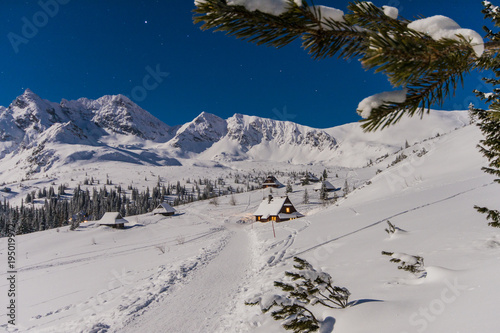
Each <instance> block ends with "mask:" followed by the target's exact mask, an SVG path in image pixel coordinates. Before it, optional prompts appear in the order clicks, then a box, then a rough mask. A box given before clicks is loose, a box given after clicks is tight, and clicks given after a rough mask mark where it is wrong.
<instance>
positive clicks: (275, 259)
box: [266, 219, 311, 266]
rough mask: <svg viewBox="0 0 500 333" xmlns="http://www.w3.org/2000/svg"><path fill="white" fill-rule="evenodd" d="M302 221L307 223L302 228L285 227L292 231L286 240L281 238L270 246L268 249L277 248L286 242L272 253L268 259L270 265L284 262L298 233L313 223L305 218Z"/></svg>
mask: <svg viewBox="0 0 500 333" xmlns="http://www.w3.org/2000/svg"><path fill="white" fill-rule="evenodd" d="M301 222H304V224H305V225H304V226H303V227H302V228H300V229H295V228H292V227H289V226H285V227H284V229H286V230H289V231H290V234H289V235H288V236H287V238H286V239H285V240H281V241H279V242H276V243H274V244H271V245H270V246H269V247H268V249H267V250H266V251H268V250H271V249H273V248H275V247H276V246H278V245H280V244H282V243H284V244H283V246H282V247H281V248H280V249H279V250H277V251H275V252H274V253H273V255H271V256H270V257H269V259H268V260H267V263H268V265H269V266H276V265H277V264H279V263H280V262H282V261H283V258H284V257H285V255H286V254H287V252H288V249H290V247H292V245H293V243H294V242H295V238H297V235H298V234H299V233H300V232H302V231H303V230H305V229H306V228H308V227H309V226H310V225H311V222H310V221H309V220H307V219H303V220H302V221H301ZM288 258H291V257H287V258H285V259H288Z"/></svg>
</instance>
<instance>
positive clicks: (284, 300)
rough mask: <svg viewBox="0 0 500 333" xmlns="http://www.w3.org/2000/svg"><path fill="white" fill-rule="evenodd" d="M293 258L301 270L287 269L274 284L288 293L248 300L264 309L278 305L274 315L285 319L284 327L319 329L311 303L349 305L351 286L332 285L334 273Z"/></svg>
mask: <svg viewBox="0 0 500 333" xmlns="http://www.w3.org/2000/svg"><path fill="white" fill-rule="evenodd" d="M293 259H294V261H295V263H296V264H295V265H294V266H293V267H295V269H296V270H297V271H293V272H289V271H286V272H285V279H284V280H282V281H275V282H274V286H275V287H278V288H280V289H281V290H282V291H284V292H285V294H275V295H270V296H267V297H255V298H253V299H251V300H249V301H247V302H245V304H246V305H257V304H260V307H261V310H262V312H264V313H267V312H268V311H270V310H271V309H272V308H275V310H274V311H272V312H271V316H272V317H273V318H274V319H275V320H283V327H284V328H285V329H287V330H293V332H294V333H308V332H316V331H317V330H318V329H319V328H320V325H319V324H320V322H319V321H318V319H317V318H316V317H315V316H314V314H313V312H312V311H311V310H309V309H308V308H307V306H309V305H310V306H314V305H316V304H321V305H324V306H326V307H329V308H345V307H347V306H348V300H349V296H350V295H351V293H350V292H349V290H347V288H344V287H338V286H334V285H332V282H333V281H332V277H331V276H330V274H328V273H326V272H322V271H318V270H316V269H315V268H314V267H313V266H312V265H311V264H310V263H308V262H307V261H306V260H304V259H301V258H298V257H294V258H293Z"/></svg>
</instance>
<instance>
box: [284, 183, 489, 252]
mask: <svg viewBox="0 0 500 333" xmlns="http://www.w3.org/2000/svg"><path fill="white" fill-rule="evenodd" d="M493 184H495V182H491V183H488V184H484V185H482V186H478V187H474V188H471V189H468V190H465V191H462V192H459V193H455V194H453V195H451V196H449V197H446V198H443V199H440V200H437V201H433V202H429V203H426V204H423V205H420V206H418V207H414V208H411V209H407V210H405V211H402V212H399V213H397V214H394V215H391V216H388V217H386V218H383V219H381V220H379V221H377V222H374V223H372V224H369V225H367V226H365V227H363V228H359V229H357V230H354V231H351V232H349V233H347V234H344V235H342V236H338V237H335V238H333V239H330V240H328V241H326V242H323V243H320V244H317V245H315V246H312V247H310V248H308V249H305V250H302V251H300V252H297V253H295V254H294V255H293V256H288V257H286V258H285V260H288V259H291V258H293V257H295V256H297V255H300V254H303V253H307V252H309V251H312V250H314V249H317V248H319V247H321V246H323V245H326V244H328V243H331V242H335V241H337V240H339V239H342V238H345V237H348V236H351V235H354V234H356V233H358V232H361V231H363V230H366V229H369V228H372V227H374V226H376V225H379V224H380V223H383V222H385V221H387V220H390V219H393V218H395V217H397V216H401V215H404V214H407V213H409V212H413V211H416V210H419V209H422V208H425V207H429V206H432V205H435V204H438V203H441V202H443V201H447V200H450V199H453V198H456V197H458V196H460V195H463V194H466V193H469V192H472V191H475V190H477V189H479V188H482V187H486V186H490V185H493Z"/></svg>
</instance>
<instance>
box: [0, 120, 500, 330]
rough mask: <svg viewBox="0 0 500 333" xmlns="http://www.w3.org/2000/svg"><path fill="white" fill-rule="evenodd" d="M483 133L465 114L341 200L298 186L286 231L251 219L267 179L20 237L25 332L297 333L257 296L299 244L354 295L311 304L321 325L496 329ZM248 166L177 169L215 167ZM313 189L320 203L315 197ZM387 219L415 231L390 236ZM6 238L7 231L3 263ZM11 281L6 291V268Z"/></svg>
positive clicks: (495, 262)
mask: <svg viewBox="0 0 500 333" xmlns="http://www.w3.org/2000/svg"><path fill="white" fill-rule="evenodd" d="M424 127H425V126H424ZM421 130H422V129H421ZM408 132H411V129H408ZM426 134H428V133H426ZM338 138H339V141H340V140H344V139H345V137H343V136H342V135H338ZM480 138H481V135H480V133H479V131H478V129H477V128H475V127H474V126H465V127H463V128H460V129H458V130H456V131H453V132H451V133H448V134H445V133H442V135H440V136H439V137H436V138H433V139H430V140H427V141H425V142H421V143H417V144H415V145H413V142H410V143H411V144H412V146H411V147H409V148H406V149H404V150H403V152H404V153H405V154H406V155H408V158H406V159H405V160H403V161H402V162H400V163H398V164H396V165H394V166H392V167H389V168H385V167H384V168H382V167H381V166H377V165H375V166H373V167H372V168H364V169H351V170H350V171H349V172H347V179H348V180H349V181H351V180H352V179H353V178H352V177H357V178H358V180H359V182H358V185H361V184H364V185H361V186H357V189H356V190H355V191H354V192H352V193H350V194H349V195H348V196H347V197H345V198H340V200H339V201H338V202H337V204H336V205H331V206H326V207H325V206H323V205H321V204H319V202H318V197H317V194H314V191H313V187H314V185H310V186H307V187H302V186H296V185H294V192H293V193H291V194H290V199H291V201H292V202H293V203H294V204H295V205H296V208H297V209H298V211H299V212H301V213H304V214H305V215H306V217H304V218H301V219H296V220H294V221H288V222H283V223H278V224H275V225H274V228H275V230H276V238H274V237H273V225H272V224H270V223H241V222H242V221H247V222H250V221H251V220H252V216H251V214H252V212H254V211H255V209H256V208H257V207H258V205H259V203H260V202H261V200H262V198H263V197H264V196H266V195H267V194H268V193H269V192H268V191H267V190H266V191H255V192H250V193H242V194H238V195H235V198H236V205H231V204H230V198H229V197H225V198H220V203H219V205H218V206H214V205H210V204H209V203H208V202H206V201H204V202H203V201H201V202H195V203H192V204H189V205H185V206H182V207H181V208H179V210H180V212H181V215H178V216H174V217H167V218H163V217H153V216H151V215H143V216H137V217H131V218H129V221H130V225H129V228H128V229H125V230H123V231H121V230H111V229H107V228H105V227H97V226H96V225H95V224H93V223H88V224H82V226H81V227H80V228H78V230H77V231H69V230H68V229H67V228H66V227H65V228H61V229H60V230H59V232H58V231H57V230H49V231H44V232H37V233H33V234H28V235H23V236H18V237H17V243H18V255H17V261H18V272H19V273H18V279H19V280H18V288H19V291H20V294H19V295H20V296H19V298H18V302H19V304H20V306H21V309H22V311H20V312H19V318H18V322H19V325H18V327H17V332H69V331H71V332H90V331H93V332H166V331H168V332H227V333H234V332H266V333H274V332H285V331H284V330H283V328H282V327H281V326H280V323H279V322H277V321H274V320H272V319H271V317H270V316H269V315H268V314H262V313H261V312H260V310H259V308H258V307H248V306H245V305H244V301H245V300H248V299H249V298H252V297H254V296H259V295H261V296H265V295H270V294H272V293H275V292H276V289H275V288H274V287H273V285H272V284H273V281H275V280H278V279H280V278H281V277H282V276H283V272H284V271H285V270H290V269H292V261H291V258H292V257H293V256H294V255H297V256H300V257H302V258H304V259H306V260H308V261H310V262H311V263H312V264H313V265H314V266H315V267H317V268H321V269H323V270H324V271H326V272H328V273H330V274H331V275H332V276H333V279H334V283H335V284H336V285H339V286H344V287H347V288H348V289H349V290H350V291H351V293H352V295H351V298H350V300H351V301H354V303H352V304H351V306H350V307H348V308H346V309H343V310H336V309H328V308H322V307H321V306H319V305H317V306H314V307H312V310H313V311H314V313H315V315H316V316H317V317H318V318H319V319H320V320H323V321H324V324H323V327H322V330H321V332H322V333H331V332H335V333H337V332H340V333H353V332H354V333H355V332H386V333H401V332H436V333H448V332H482V333H493V332H497V330H498V327H499V322H498V320H497V316H496V302H497V299H498V298H499V297H500V287H499V286H498V283H497V280H498V279H497V276H498V274H500V268H499V267H500V266H499V260H500V259H499V258H500V233H499V232H498V230H496V229H493V228H491V227H488V226H487V223H486V221H485V219H484V216H482V215H479V214H478V213H477V212H475V211H474V209H473V208H472V207H473V205H474V204H479V205H487V206H491V207H497V205H498V200H497V198H498V196H499V195H500V188H499V186H498V185H494V184H492V177H490V176H488V175H486V174H484V173H483V172H482V171H481V170H480V167H481V166H483V165H484V164H485V160H484V159H483V158H482V156H481V155H480V154H479V153H478V152H477V150H476V147H475V145H476V143H477V142H478V140H479V139H480ZM410 139H411V138H408V140H409V141H410ZM399 140H401V138H395V139H394V142H393V144H394V145H397V142H398V141H399ZM387 144H391V142H390V141H388V142H387ZM424 147H425V148H426V151H427V153H426V154H423V155H420V156H419V154H418V152H419V151H421V149H422V148H424ZM391 157H393V156H392V155H391ZM115 163H116V162H115ZM383 163H384V164H387V163H386V162H383ZM117 165H118V164H117ZM238 165H240V164H239V163H234V164H233V169H229V170H227V169H225V168H204V169H203V171H197V170H198V169H197V168H196V167H195V166H189V167H188V166H178V167H168V168H169V172H179V173H182V174H189V175H191V176H193V177H194V175H195V174H196V173H197V172H200V174H201V173H205V174H209V175H210V176H211V177H212V178H216V177H218V176H219V174H220V173H223V172H229V171H231V172H235V170H237V169H238ZM273 165H274V166H275V167H276V168H282V169H286V168H287V167H288V168H291V169H290V170H293V168H294V166H293V165H290V164H288V163H279V162H274V163H273ZM245 166H246V167H247V168H253V169H257V170H258V169H260V168H262V169H264V170H265V171H266V170H267V168H268V167H269V165H268V164H262V163H261V162H251V163H249V162H245ZM307 167H308V166H305V165H304V166H302V168H307ZM309 167H310V166H309ZM379 167H380V168H382V169H383V171H382V172H380V173H378V174H376V175H375V172H374V169H375V168H379ZM141 168H145V170H147V168H148V167H147V166H143V167H141ZM141 168H135V169H134V168H131V169H130V171H129V172H127V174H131V173H133V172H132V171H133V170H140V169H141ZM150 168H151V169H150V170H156V169H155V167H150ZM176 170H177V171H176ZM69 172H71V171H69ZM155 172H156V171H155ZM151 173H152V172H151ZM72 175H73V177H75V172H74V171H73V173H72ZM344 175H346V173H343V174H342V175H341V176H342V177H344ZM139 177H142V178H144V173H141V175H140V176H139ZM151 177H153V178H155V177H154V176H151ZM331 177H332V176H331ZM368 180H370V182H371V183H366V181H368ZM153 181H154V180H153ZM332 181H333V182H335V178H333V179H332ZM305 189H308V191H309V193H310V195H311V203H310V204H303V203H302V197H303V193H304V190H305ZM274 195H277V194H276V192H275V193H274ZM388 219H389V220H390V221H391V222H392V223H393V224H395V225H396V226H397V227H399V228H400V229H402V230H404V231H399V232H398V233H396V234H395V235H393V236H389V235H388V234H387V233H386V232H385V231H384V228H386V227H387V225H386V220H388ZM5 249H6V240H5V239H1V240H0V253H2V258H1V260H4V262H5V260H6V259H5V258H4V256H5ZM162 249H163V250H162ZM381 251H394V252H400V253H408V254H411V255H419V256H422V257H423V258H424V263H425V268H426V277H425V278H419V277H417V276H413V275H412V274H410V273H407V272H404V271H400V270H398V269H397V265H396V264H394V263H391V262H389V258H388V257H386V256H382V255H381ZM2 281H4V282H2V283H0V286H1V288H0V289H1V290H0V292H1V293H4V294H5V293H6V290H5V288H6V286H7V284H6V279H5V273H2ZM0 318H2V319H1V321H2V323H5V322H6V317H5V314H0ZM3 327H5V326H3ZM11 330H12V331H16V329H15V328H12V329H11Z"/></svg>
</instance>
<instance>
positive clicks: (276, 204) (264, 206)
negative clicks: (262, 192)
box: [253, 197, 286, 219]
mask: <svg viewBox="0 0 500 333" xmlns="http://www.w3.org/2000/svg"><path fill="white" fill-rule="evenodd" d="M285 201H286V197H281V198H272V199H271V200H269V199H268V198H266V199H264V200H262V202H261V203H260V205H259V207H258V208H257V210H256V211H255V213H254V214H253V215H256V216H262V217H263V218H265V219H267V218H268V217H269V216H277V215H278V214H279V212H280V210H281V207H283V205H284V204H285Z"/></svg>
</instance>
